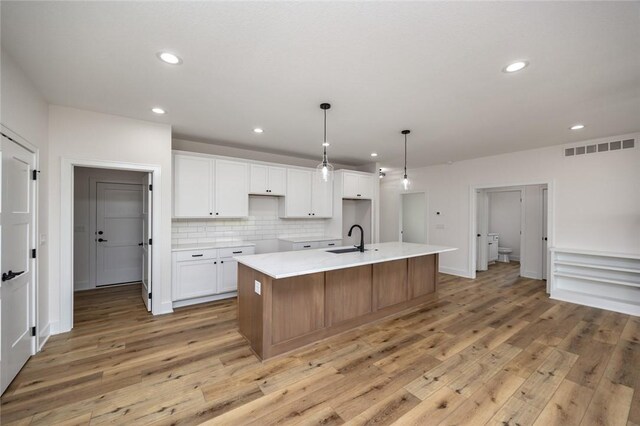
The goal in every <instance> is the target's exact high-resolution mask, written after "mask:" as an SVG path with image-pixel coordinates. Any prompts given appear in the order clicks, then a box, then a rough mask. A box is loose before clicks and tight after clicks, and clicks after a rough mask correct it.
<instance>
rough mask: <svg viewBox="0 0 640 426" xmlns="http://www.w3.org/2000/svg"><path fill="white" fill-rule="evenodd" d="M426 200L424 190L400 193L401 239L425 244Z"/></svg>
mask: <svg viewBox="0 0 640 426" xmlns="http://www.w3.org/2000/svg"><path fill="white" fill-rule="evenodd" d="M426 203H427V200H426V198H425V194H424V192H415V193H410V194H402V241H404V242H407V243H417V244H425V243H426V242H427V241H426V237H427V232H426V231H427V230H426V227H427V211H426V209H427V206H426Z"/></svg>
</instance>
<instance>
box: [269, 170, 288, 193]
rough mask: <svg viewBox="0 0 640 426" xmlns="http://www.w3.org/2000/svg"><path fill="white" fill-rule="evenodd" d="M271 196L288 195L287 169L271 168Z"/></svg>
mask: <svg viewBox="0 0 640 426" xmlns="http://www.w3.org/2000/svg"><path fill="white" fill-rule="evenodd" d="M269 194H270V195H282V196H284V195H287V169H285V168H283V167H269Z"/></svg>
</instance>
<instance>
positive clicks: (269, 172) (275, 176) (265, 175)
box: [249, 164, 287, 196]
mask: <svg viewBox="0 0 640 426" xmlns="http://www.w3.org/2000/svg"><path fill="white" fill-rule="evenodd" d="M250 175H251V183H250V187H249V192H250V193H251V194H260V195H279V196H284V195H286V192H287V170H286V169H285V168H283V167H271V166H265V165H262V164H251V173H250Z"/></svg>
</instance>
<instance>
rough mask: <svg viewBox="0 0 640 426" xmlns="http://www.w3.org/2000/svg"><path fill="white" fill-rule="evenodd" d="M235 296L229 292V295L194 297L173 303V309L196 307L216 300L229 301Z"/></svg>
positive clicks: (234, 293)
mask: <svg viewBox="0 0 640 426" xmlns="http://www.w3.org/2000/svg"><path fill="white" fill-rule="evenodd" d="M237 295H238V292H237V291H230V292H229V293H222V294H216V295H213V296H206V297H196V298H194V299H189V300H179V301H177V302H173V307H174V308H182V307H183V306H189V305H196V304H198V303H206V302H215V301H216V300H222V299H229V298H231V297H236V296H237Z"/></svg>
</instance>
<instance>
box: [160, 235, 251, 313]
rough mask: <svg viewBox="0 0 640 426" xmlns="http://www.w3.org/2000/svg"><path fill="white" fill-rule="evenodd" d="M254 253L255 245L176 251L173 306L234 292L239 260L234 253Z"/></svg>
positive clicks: (220, 296) (224, 295)
mask: <svg viewBox="0 0 640 426" xmlns="http://www.w3.org/2000/svg"><path fill="white" fill-rule="evenodd" d="M254 253H255V248H254V247H253V246H242V247H229V248H220V249H203V250H180V251H174V252H173V255H172V260H173V265H172V268H173V274H172V275H173V277H172V283H171V285H172V296H173V297H172V298H173V302H174V307H179V306H186V305H192V304H195V303H203V302H209V301H212V300H217V299H223V298H226V297H233V296H235V292H236V291H237V289H238V262H237V261H236V260H234V259H233V257H234V256H240V255H243V254H254Z"/></svg>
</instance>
